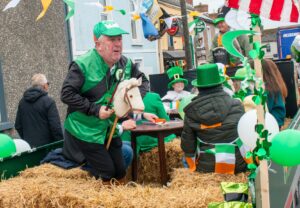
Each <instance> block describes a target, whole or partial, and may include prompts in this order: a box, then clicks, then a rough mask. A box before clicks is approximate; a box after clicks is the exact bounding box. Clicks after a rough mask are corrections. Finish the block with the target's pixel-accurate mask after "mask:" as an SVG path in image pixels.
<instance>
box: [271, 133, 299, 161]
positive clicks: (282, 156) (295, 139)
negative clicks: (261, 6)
mask: <svg viewBox="0 0 300 208" xmlns="http://www.w3.org/2000/svg"><path fill="white" fill-rule="evenodd" d="M270 156H271V159H272V160H273V161H274V162H275V163H278V164H279V165H283V166H295V165H299V164H300V131H298V130H293V129H287V130H284V131H281V132H279V133H278V134H276V135H275V136H274V137H273V139H272V146H271V147H270Z"/></svg>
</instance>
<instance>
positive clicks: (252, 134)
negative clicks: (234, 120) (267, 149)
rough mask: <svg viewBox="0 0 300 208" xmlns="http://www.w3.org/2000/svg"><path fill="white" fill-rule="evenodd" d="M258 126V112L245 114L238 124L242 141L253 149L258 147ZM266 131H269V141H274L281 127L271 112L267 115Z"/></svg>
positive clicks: (251, 111) (253, 111) (252, 111)
mask: <svg viewBox="0 0 300 208" xmlns="http://www.w3.org/2000/svg"><path fill="white" fill-rule="evenodd" d="M256 124H257V113H256V110H250V111H248V112H247V113H245V114H244V115H243V116H242V117H241V118H240V120H239V123H238V129H237V130H238V135H239V137H240V139H241V140H242V141H243V142H244V143H245V144H246V145H247V146H249V147H250V148H251V149H254V148H255V147H256V140H257V138H258V134H257V133H256V131H255V125H256ZM265 129H267V130H268V131H269V136H268V141H272V139H273V137H274V136H275V135H276V134H277V133H278V132H279V126H278V123H277V121H276V119H275V118H274V116H272V115H271V114H270V113H269V112H267V113H266V115H265Z"/></svg>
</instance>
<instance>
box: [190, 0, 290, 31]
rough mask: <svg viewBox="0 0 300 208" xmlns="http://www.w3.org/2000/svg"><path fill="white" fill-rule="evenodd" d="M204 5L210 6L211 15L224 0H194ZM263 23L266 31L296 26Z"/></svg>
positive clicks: (270, 22)
mask: <svg viewBox="0 0 300 208" xmlns="http://www.w3.org/2000/svg"><path fill="white" fill-rule="evenodd" d="M200 2H201V3H202V4H208V11H209V13H212V12H216V11H217V9H218V8H219V7H221V6H222V5H223V4H224V0H194V5H198V4H199V3H200ZM262 22H263V25H264V28H265V29H269V28H276V27H281V26H288V25H295V24H290V23H286V22H277V21H271V20H267V19H263V18H262Z"/></svg>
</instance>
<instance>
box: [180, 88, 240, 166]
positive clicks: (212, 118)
mask: <svg viewBox="0 0 300 208" xmlns="http://www.w3.org/2000/svg"><path fill="white" fill-rule="evenodd" d="M184 112H185V117H184V127H183V131H182V135H181V148H182V150H183V151H184V153H185V155H186V156H187V157H194V156H195V154H196V152H197V149H198V148H199V149H200V151H201V154H200V157H199V163H198V164H197V170H198V171H204V172H214V168H215V157H214V155H213V154H209V153H203V152H205V151H208V150H210V149H212V148H213V146H212V145H210V144H215V143H231V142H233V141H234V140H236V139H237V138H238V133H237V124H238V121H239V119H240V118H241V116H242V115H243V114H244V108H243V106H242V104H241V102H240V101H238V100H237V99H233V98H231V97H230V96H229V95H228V94H227V93H226V92H224V90H223V88H222V86H218V87H213V88H208V89H202V90H200V92H199V95H198V96H197V97H195V98H193V100H192V102H191V103H190V104H189V105H187V106H186V107H185V109H184ZM215 124H221V125H220V126H218V127H212V128H204V127H202V126H204V125H205V126H212V125H215ZM199 139H200V140H202V141H203V142H204V143H205V144H204V143H203V144H202V143H199V142H198V141H199ZM235 157H236V165H235V168H236V171H235V172H240V171H243V170H245V169H246V163H245V162H244V159H243V158H242V156H241V154H240V152H239V149H238V147H237V146H236V148H235Z"/></svg>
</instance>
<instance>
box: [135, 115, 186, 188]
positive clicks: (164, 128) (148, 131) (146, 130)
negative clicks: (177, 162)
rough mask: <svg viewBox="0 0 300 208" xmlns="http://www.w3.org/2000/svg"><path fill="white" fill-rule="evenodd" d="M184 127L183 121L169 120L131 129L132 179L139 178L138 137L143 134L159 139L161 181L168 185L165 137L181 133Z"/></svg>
mask: <svg viewBox="0 0 300 208" xmlns="http://www.w3.org/2000/svg"><path fill="white" fill-rule="evenodd" d="M182 129H183V121H169V122H167V123H165V124H163V125H149V124H142V125H138V126H137V127H136V128H135V129H133V130H131V146H132V149H133V154H134V156H133V161H132V180H133V181H136V180H137V174H138V173H137V168H138V157H137V153H136V139H137V137H138V136H141V135H148V136H152V137H154V138H157V139H158V153H159V164H160V166H159V167H160V177H161V183H162V184H163V185H166V184H167V182H168V174H167V167H166V157H165V143H164V138H165V137H166V136H168V135H170V134H176V135H181V132H182Z"/></svg>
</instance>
